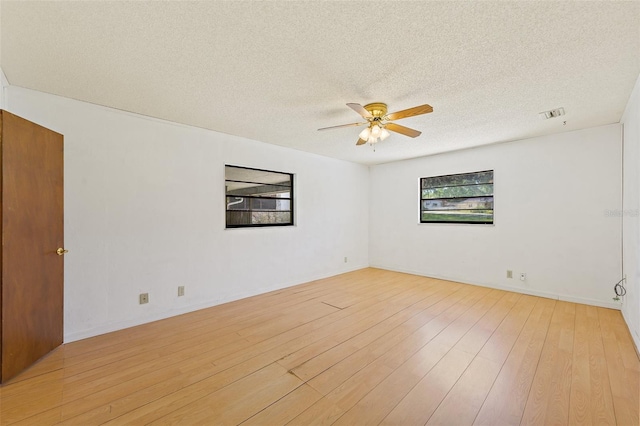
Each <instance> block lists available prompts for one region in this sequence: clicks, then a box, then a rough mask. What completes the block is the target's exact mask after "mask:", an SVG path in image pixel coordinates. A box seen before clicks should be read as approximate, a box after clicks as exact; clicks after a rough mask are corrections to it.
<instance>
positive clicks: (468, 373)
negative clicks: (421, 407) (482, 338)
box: [427, 357, 502, 426]
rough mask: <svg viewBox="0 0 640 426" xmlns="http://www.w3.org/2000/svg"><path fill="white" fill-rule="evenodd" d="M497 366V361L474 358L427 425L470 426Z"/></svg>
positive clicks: (493, 379) (489, 386)
mask: <svg viewBox="0 0 640 426" xmlns="http://www.w3.org/2000/svg"><path fill="white" fill-rule="evenodd" d="M501 367H502V365H500V364H498V363H497V362H494V361H490V360H488V359H486V358H482V357H475V358H474V360H473V362H472V363H471V364H470V365H469V367H468V368H467V369H466V370H465V372H464V373H463V374H462V376H461V377H460V379H459V380H458V381H457V382H456V384H455V385H454V386H453V387H452V388H451V390H450V391H449V393H448V394H447V396H446V397H445V398H444V400H443V401H442V403H441V404H440V405H439V406H438V408H437V409H436V411H435V412H434V413H433V415H432V416H431V417H430V418H429V421H428V422H427V424H428V425H451V424H452V423H455V424H456V425H457V426H465V425H472V424H473V421H474V420H475V418H476V416H477V415H478V411H480V407H482V404H483V403H484V400H485V398H486V396H487V394H488V393H489V390H490V389H491V386H492V385H493V382H494V381H495V379H496V377H497V376H498V373H499V372H500V368H501Z"/></svg>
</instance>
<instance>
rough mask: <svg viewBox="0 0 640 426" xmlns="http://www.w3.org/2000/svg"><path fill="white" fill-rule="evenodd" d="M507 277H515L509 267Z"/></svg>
mask: <svg viewBox="0 0 640 426" xmlns="http://www.w3.org/2000/svg"><path fill="white" fill-rule="evenodd" d="M507 278H513V271H512V270H510V269H507Z"/></svg>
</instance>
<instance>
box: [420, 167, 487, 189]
mask: <svg viewBox="0 0 640 426" xmlns="http://www.w3.org/2000/svg"><path fill="white" fill-rule="evenodd" d="M481 183H493V170H488V171H486V172H475V173H463V174H459V175H446V176H434V177H428V178H422V187H423V188H434V187H440V186H454V185H456V186H457V185H478V184H481Z"/></svg>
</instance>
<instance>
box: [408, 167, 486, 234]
mask: <svg viewBox="0 0 640 426" xmlns="http://www.w3.org/2000/svg"><path fill="white" fill-rule="evenodd" d="M420 223H493V170H487V171H484V172H475V173H462V174H457V175H446V176H434V177H426V178H422V179H420Z"/></svg>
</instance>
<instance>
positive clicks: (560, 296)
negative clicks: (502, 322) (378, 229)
mask: <svg viewBox="0 0 640 426" xmlns="http://www.w3.org/2000/svg"><path fill="white" fill-rule="evenodd" d="M371 267H372V268H378V269H386V270H388V271H394V272H403V273H405V274H412V275H419V276H422V277H428V278H436V279H439V280H446V281H454V282H458V283H462V284H469V285H476V286H480V287H488V288H495V289H498V290H504V291H511V292H513V293H521V294H528V295H530V296H538V297H545V298H547V299H554V300H562V301H565V302H573V303H580V304H583V305H592V306H599V307H601V308H609V309H617V310H621V309H622V303H616V302H603V301H601V300H595V299H587V298H583V297H575V296H569V295H566V294H557V293H548V292H546V291H536V290H530V289H525V288H520V287H511V286H507V285H501V284H495V283H481V282H471V281H468V280H464V281H463V280H460V279H458V278H452V277H446V276H442V275H433V274H430V275H426V274H425V273H424V272H419V271H414V270H409V269H404V268H394V267H389V266H382V265H371Z"/></svg>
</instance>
